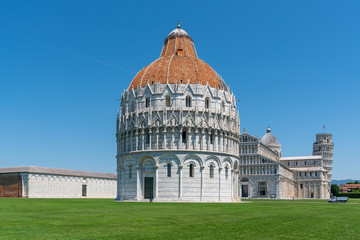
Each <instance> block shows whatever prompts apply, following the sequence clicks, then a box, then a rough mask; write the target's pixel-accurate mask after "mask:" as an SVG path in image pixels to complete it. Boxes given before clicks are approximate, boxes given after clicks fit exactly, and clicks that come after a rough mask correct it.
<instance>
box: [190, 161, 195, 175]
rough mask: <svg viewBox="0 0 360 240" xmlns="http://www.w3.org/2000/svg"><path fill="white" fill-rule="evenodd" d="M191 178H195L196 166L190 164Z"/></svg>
mask: <svg viewBox="0 0 360 240" xmlns="http://www.w3.org/2000/svg"><path fill="white" fill-rule="evenodd" d="M189 177H194V164H193V163H190V168H189Z"/></svg>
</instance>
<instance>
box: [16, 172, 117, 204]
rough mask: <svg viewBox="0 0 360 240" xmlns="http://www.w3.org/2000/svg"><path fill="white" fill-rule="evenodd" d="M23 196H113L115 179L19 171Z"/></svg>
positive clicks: (114, 194) (114, 195) (114, 193)
mask: <svg viewBox="0 0 360 240" xmlns="http://www.w3.org/2000/svg"><path fill="white" fill-rule="evenodd" d="M21 178H22V186H23V187H22V197H24V198H115V197H116V179H107V178H93V177H80V176H66V175H52V174H45V173H21Z"/></svg>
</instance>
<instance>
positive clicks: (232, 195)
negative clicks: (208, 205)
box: [230, 169, 234, 200]
mask: <svg viewBox="0 0 360 240" xmlns="http://www.w3.org/2000/svg"><path fill="white" fill-rule="evenodd" d="M233 182H234V169H231V184H230V187H231V200H234V186H233V184H234V183H233Z"/></svg>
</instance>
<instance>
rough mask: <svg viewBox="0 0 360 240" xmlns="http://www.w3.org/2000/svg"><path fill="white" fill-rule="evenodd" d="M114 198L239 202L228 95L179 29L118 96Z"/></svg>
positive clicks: (235, 128)
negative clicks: (158, 54)
mask: <svg viewBox="0 0 360 240" xmlns="http://www.w3.org/2000/svg"><path fill="white" fill-rule="evenodd" d="M116 122H117V124H116V125H117V126H116V142H117V178H118V179H117V198H116V200H118V201H126V200H130V201H148V200H146V199H151V200H153V201H192V202H215V201H216V202H231V201H239V184H238V164H239V163H238V160H239V157H238V156H239V153H238V150H239V134H240V119H239V114H238V112H237V109H236V100H235V96H234V95H233V94H232V93H231V92H230V91H229V87H228V86H227V85H226V84H225V82H224V81H223V79H222V78H221V77H220V75H219V74H218V73H217V72H215V71H214V69H212V68H211V67H210V66H209V65H208V64H207V63H205V62H204V61H202V60H200V59H199V58H198V54H197V52H196V49H195V45H194V41H193V39H192V38H191V37H190V36H189V35H188V33H187V32H186V31H184V30H183V29H181V28H180V23H178V26H177V28H176V29H175V30H173V31H172V32H170V34H169V35H168V36H167V37H166V38H165V40H164V45H163V48H162V50H161V54H160V57H159V58H158V59H156V60H155V61H154V62H152V63H150V64H149V65H147V66H146V67H145V68H143V69H142V70H141V71H140V72H139V73H138V74H137V75H136V76H135V77H134V79H133V80H132V82H131V83H130V85H129V88H128V89H127V90H125V91H124V92H123V94H122V96H121V103H120V111H119V113H118V116H117V121H116Z"/></svg>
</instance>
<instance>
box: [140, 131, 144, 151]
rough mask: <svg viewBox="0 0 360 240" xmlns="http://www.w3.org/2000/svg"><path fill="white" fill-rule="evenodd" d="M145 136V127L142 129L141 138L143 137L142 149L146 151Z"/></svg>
mask: <svg viewBox="0 0 360 240" xmlns="http://www.w3.org/2000/svg"><path fill="white" fill-rule="evenodd" d="M144 137H145V134H144V129H143V130H141V138H142V142H141V150H143V151H144V149H145V148H144V146H145V141H144V140H145V139H144Z"/></svg>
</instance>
